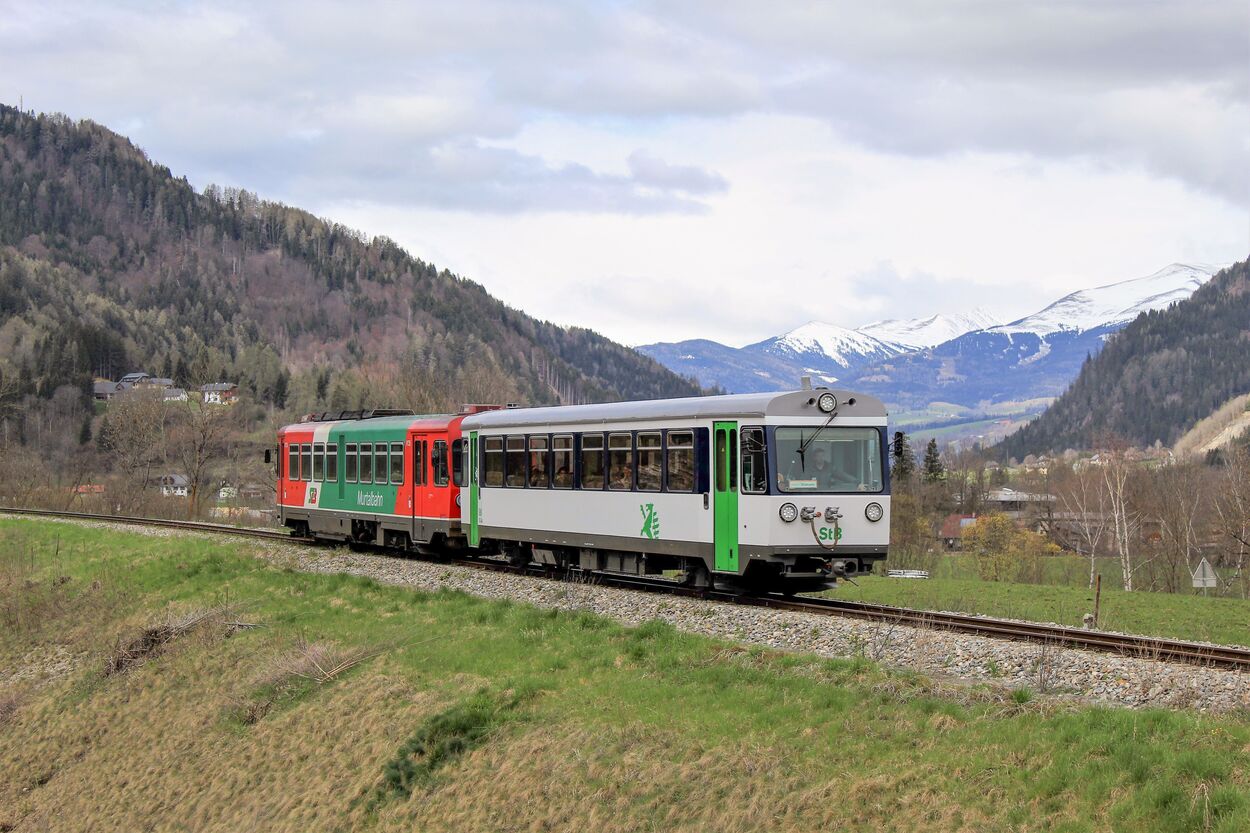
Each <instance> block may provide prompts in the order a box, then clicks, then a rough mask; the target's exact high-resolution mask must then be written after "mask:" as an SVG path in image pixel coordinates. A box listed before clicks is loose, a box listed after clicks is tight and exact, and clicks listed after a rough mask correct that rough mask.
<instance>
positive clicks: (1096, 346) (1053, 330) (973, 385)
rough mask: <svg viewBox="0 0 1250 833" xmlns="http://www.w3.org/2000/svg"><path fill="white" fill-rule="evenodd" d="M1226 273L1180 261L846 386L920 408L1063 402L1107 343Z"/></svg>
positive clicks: (897, 362) (877, 369) (909, 357)
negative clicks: (1135, 322) (1143, 315)
mask: <svg viewBox="0 0 1250 833" xmlns="http://www.w3.org/2000/svg"><path fill="white" fill-rule="evenodd" d="M1221 268H1223V267H1219V266H1207V265H1201V264H1182V263H1174V264H1172V265H1170V266H1168V267H1166V268H1164V269H1160V270H1159V271H1158V272H1155V273H1154V274H1152V275H1147V276H1146V277H1144V278H1134V279H1133V280H1127V281H1120V282H1118V283H1112V284H1106V285H1104V286H1098V287H1094V288H1092V289H1085V290H1081V291H1080V292H1073V293H1071V294H1070V295H1065V296H1064V297H1063V298H1060V299H1059V300H1058V301H1055V302H1054V303H1053V304H1050V305H1048V306H1046V307H1045V308H1043V309H1042V310H1039V311H1038V312H1036V313H1034V314H1032V315H1027V316H1025V317H1023V318H1020V319H1017V320H1016V321H1013V322H1011V323H1010V324H1003V325H1001V326H997V327H990V328H987V329H984V330H975V331H973V332H970V333H965V334H963V335H961V336H959V337H958V338H954V339H951V340H950V341H947V342H944V343H943V344H939V345H938V346H936V347H933V348H931V349H927V350H921V351H915V352H912V353H908V354H904V355H900V356H895V357H893V358H891V359H887V360H885V361H882V362H876V363H874V364H873V365H871V366H869V367H866V368H861V369H859V370H858V371H857V373H856V374H854V376H848V377H847V378H844V379H843V380H842V383H843V384H846V385H847V386H848V387H855V388H859V389H862V390H866V391H869V392H871V393H875V394H877V395H879V396H881V397H883V398H885V399H886V401H888V402H890V403H891V404H892V405H894V406H895V407H901V408H915V409H920V408H925V407H928V406H929V404H930V403H933V402H951V403H955V404H959V405H964V406H966V407H969V408H976V409H984V408H985V406H986V405H987V404H996V403H1003V402H1024V401H1028V400H1039V399H1048V398H1050V397H1055V396H1058V395H1059V394H1060V393H1062V392H1063V391H1064V389H1065V388H1067V386H1068V384H1069V383H1070V382H1071V381H1072V380H1073V379H1075V378H1076V375H1077V373H1078V372H1079V371H1080V369H1081V363H1082V362H1084V361H1085V359H1086V357H1087V356H1092V355H1094V354H1096V353H1098V351H1100V350H1101V349H1102V347H1103V344H1104V343H1105V342H1106V340H1107V338H1109V337H1110V336H1111V335H1113V334H1114V333H1116V332H1117V331H1119V330H1121V329H1123V328H1124V327H1125V326H1127V325H1128V323H1129V322H1130V321H1132V320H1133V319H1135V318H1136V317H1137V316H1138V315H1140V314H1141V313H1143V312H1148V311H1151V310H1159V309H1163V308H1165V307H1167V306H1168V305H1170V304H1173V303H1176V302H1177V301H1183V300H1185V299H1186V298H1188V297H1189V296H1190V295H1192V294H1193V292H1194V290H1196V289H1197V288H1198V287H1200V286H1202V285H1203V284H1204V283H1206V282H1207V281H1208V280H1210V279H1211V277H1212V275H1214V274H1215V273H1216V272H1218V271H1219V269H1221Z"/></svg>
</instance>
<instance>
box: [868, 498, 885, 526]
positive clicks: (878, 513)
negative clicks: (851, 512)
mask: <svg viewBox="0 0 1250 833" xmlns="http://www.w3.org/2000/svg"><path fill="white" fill-rule="evenodd" d="M864 517H865V518H867V519H868V520H870V521H872V522H873V523H876V522H877V521H879V520H881V519H882V518H883V517H885V510H884V509H882V508H881V504H879V503H877V502H875V501H874V502H873V503H870V504H868V505H867V506H865V507H864Z"/></svg>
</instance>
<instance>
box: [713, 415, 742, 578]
mask: <svg viewBox="0 0 1250 833" xmlns="http://www.w3.org/2000/svg"><path fill="white" fill-rule="evenodd" d="M712 431H713V435H714V439H713V441H712V530H713V531H712V541H713V543H714V545H715V549H716V569H717V570H718V571H720V572H730V573H736V572H738V465H737V464H738V423H736V422H715V423H712Z"/></svg>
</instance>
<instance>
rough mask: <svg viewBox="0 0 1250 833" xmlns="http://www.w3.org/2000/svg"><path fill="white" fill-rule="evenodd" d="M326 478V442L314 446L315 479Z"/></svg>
mask: <svg viewBox="0 0 1250 833" xmlns="http://www.w3.org/2000/svg"><path fill="white" fill-rule="evenodd" d="M325 479H326V444H325V443H317V444H316V445H314V446H313V480H325Z"/></svg>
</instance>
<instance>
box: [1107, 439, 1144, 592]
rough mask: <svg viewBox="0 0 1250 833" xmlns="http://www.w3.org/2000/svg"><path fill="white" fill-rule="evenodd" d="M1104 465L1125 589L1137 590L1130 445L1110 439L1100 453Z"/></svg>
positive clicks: (1109, 504)
mask: <svg viewBox="0 0 1250 833" xmlns="http://www.w3.org/2000/svg"><path fill="white" fill-rule="evenodd" d="M1099 459H1100V461H1101V462H1102V466H1101V473H1102V479H1103V486H1104V487H1105V488H1106V490H1107V504H1108V508H1109V509H1110V511H1111V523H1112V540H1113V541H1114V543H1115V551H1116V555H1117V556H1118V557H1119V559H1120V571H1121V574H1122V576H1123V581H1124V589H1125V590H1132V589H1133V573H1134V572H1135V570H1136V565H1135V564H1134V563H1133V535H1134V533H1135V531H1136V529H1137V522H1138V514H1137V512H1136V510H1135V509H1134V508H1133V507H1132V506H1131V505H1130V502H1129V475H1130V472H1131V471H1132V468H1133V463H1132V461H1131V460H1129V458H1128V446H1127V444H1126V443H1124V442H1123V441H1119V440H1110V441H1108V442H1106V443H1104V447H1103V449H1102V450H1101V451H1100V452H1099Z"/></svg>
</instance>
